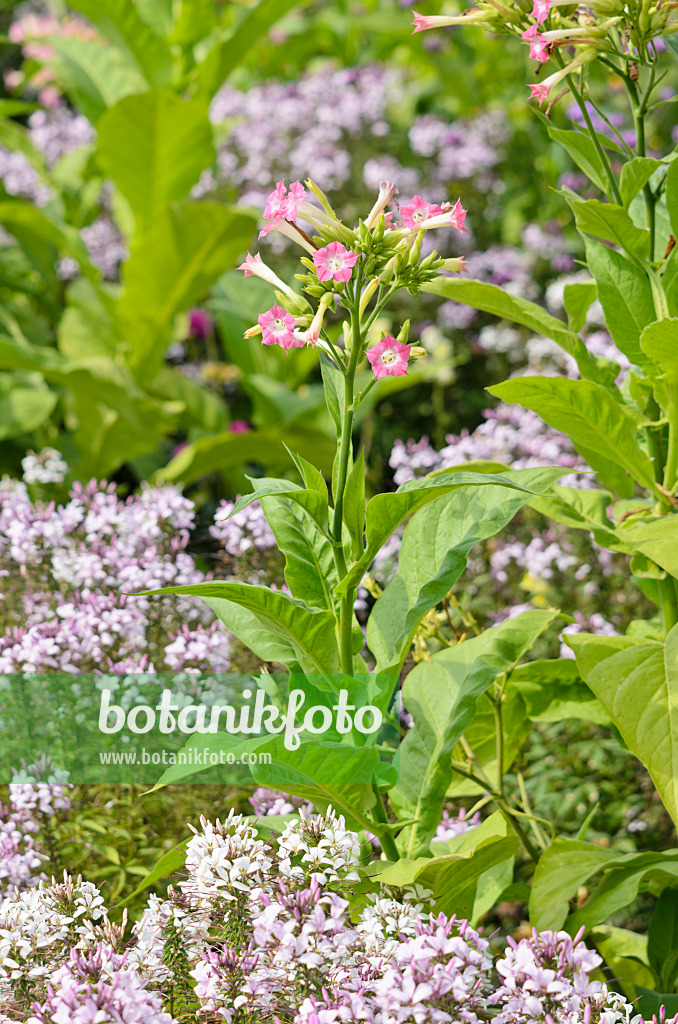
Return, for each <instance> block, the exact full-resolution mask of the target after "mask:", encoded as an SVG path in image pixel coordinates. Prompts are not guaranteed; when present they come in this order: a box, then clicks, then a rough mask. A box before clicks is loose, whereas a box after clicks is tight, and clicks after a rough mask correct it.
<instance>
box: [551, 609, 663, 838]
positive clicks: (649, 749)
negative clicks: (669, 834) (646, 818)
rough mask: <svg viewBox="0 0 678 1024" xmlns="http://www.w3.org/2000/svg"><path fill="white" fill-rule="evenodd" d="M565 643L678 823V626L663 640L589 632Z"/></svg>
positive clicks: (567, 638)
mask: <svg viewBox="0 0 678 1024" xmlns="http://www.w3.org/2000/svg"><path fill="white" fill-rule="evenodd" d="M624 641H625V642H624ZM566 642H567V644H568V645H569V646H570V647H571V648H572V650H573V651H574V653H575V657H576V659H577V665H578V667H579V671H580V672H581V674H582V677H583V679H584V681H585V682H586V683H587V685H588V686H589V688H590V689H591V690H592V691H593V693H594V694H595V695H596V697H597V698H598V700H599V701H600V703H601V704H602V705H603V707H604V708H605V711H606V712H607V714H608V715H609V716H610V719H611V720H612V722H613V723H614V725H615V726H616V727H617V729H618V730H619V732H620V733H621V736H622V739H623V740H624V743H625V744H626V746H627V747H628V749H629V750H630V751H631V753H632V754H633V755H634V756H635V757H637V758H638V760H639V761H641V762H642V764H644V765H645V767H646V768H647V770H648V771H649V773H650V775H651V777H652V781H653V782H654V784H655V786H656V788H657V791H658V793H659V796H660V797H661V799H662V801H663V803H664V806H665V807H666V809H667V811H668V812H669V814H670V815H671V817H672V819H673V821H674V822H678V701H677V700H676V694H677V693H678V626H674V627H673V629H672V630H671V631H670V632H669V634H668V636H667V638H666V642H665V643H664V644H662V643H659V642H657V641H652V640H639V641H635V642H634V641H633V640H629V639H627V638H620V637H604V638H603V637H596V636H594V635H592V634H587V633H581V634H578V635H571V636H567V637H566Z"/></svg>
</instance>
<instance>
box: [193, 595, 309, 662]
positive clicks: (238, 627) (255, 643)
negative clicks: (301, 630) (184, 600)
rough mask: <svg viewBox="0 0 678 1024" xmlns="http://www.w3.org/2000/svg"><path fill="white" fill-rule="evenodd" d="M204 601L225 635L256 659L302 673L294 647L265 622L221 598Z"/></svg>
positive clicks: (256, 615) (253, 613) (239, 606)
mask: <svg viewBox="0 0 678 1024" xmlns="http://www.w3.org/2000/svg"><path fill="white" fill-rule="evenodd" d="M204 600H205V604H207V605H209V607H210V608H211V609H212V611H213V612H214V614H215V615H216V617H217V618H218V619H219V620H220V621H221V622H223V623H224V625H225V626H226V628H227V629H228V631H229V632H230V633H233V635H234V636H236V637H237V638H238V640H240V641H241V643H243V644H244V645H245V646H246V647H248V648H249V649H250V650H251V651H252V653H253V654H255V655H256V656H257V658H260V659H261V660H262V661H269V662H276V663H277V664H279V665H287V667H288V668H290V669H292V670H296V669H298V670H299V671H301V666H300V665H299V661H298V655H297V649H296V647H295V646H294V645H293V643H292V642H291V640H289V639H288V638H285V637H284V636H279V635H278V634H277V633H276V632H274V631H273V630H271V629H270V628H269V626H268V622H267V620H266V619H265V618H262V616H260V615H258V614H256V613H255V612H252V611H250V610H249V609H248V608H243V607H242V605H238V604H234V603H233V602H232V601H224V600H223V598H209V597H208V598H205V599H204Z"/></svg>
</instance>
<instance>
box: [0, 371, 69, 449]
mask: <svg viewBox="0 0 678 1024" xmlns="http://www.w3.org/2000/svg"><path fill="white" fill-rule="evenodd" d="M56 403H57V395H56V394H55V393H54V392H53V391H49V390H47V389H46V388H37V387H35V388H31V387H23V386H22V385H17V384H14V385H13V384H12V383H10V382H9V381H3V380H2V378H0V440H4V439H5V438H7V437H16V436H17V435H18V434H28V433H30V431H32V430H37V429H38V427H40V426H42V424H43V423H44V422H45V420H48V419H49V417H50V416H51V415H52V413H53V412H54V408H55V406H56Z"/></svg>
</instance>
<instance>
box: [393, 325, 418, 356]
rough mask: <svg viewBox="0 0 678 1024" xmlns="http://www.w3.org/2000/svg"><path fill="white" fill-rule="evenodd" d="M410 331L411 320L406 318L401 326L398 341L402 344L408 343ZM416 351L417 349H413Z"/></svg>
mask: <svg viewBox="0 0 678 1024" xmlns="http://www.w3.org/2000/svg"><path fill="white" fill-rule="evenodd" d="M409 333H410V321H409V320H406V321H405V323H404V324H403V326H402V327H401V328H400V331H399V333H398V337H397V338H396V341H399V342H400V343H401V345H407V339H408V336H409ZM412 351H413V352H414V351H415V350H414V349H412Z"/></svg>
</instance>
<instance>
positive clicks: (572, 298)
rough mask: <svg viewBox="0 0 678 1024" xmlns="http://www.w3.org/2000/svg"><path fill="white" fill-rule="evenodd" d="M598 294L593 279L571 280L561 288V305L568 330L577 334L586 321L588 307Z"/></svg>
mask: <svg viewBox="0 0 678 1024" xmlns="http://www.w3.org/2000/svg"><path fill="white" fill-rule="evenodd" d="M597 295H598V289H597V286H596V282H595V281H573V282H572V283H571V284H566V285H565V288H564V289H563V306H564V308H565V312H566V313H567V322H568V324H569V327H570V330H571V331H574V332H575V334H577V333H578V332H579V331H580V330H581V329H582V327H583V326H584V324H585V323H586V314H587V313H588V311H589V307H590V306H591V303H592V302H595V299H596V297H597Z"/></svg>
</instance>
